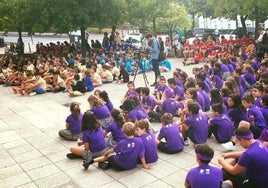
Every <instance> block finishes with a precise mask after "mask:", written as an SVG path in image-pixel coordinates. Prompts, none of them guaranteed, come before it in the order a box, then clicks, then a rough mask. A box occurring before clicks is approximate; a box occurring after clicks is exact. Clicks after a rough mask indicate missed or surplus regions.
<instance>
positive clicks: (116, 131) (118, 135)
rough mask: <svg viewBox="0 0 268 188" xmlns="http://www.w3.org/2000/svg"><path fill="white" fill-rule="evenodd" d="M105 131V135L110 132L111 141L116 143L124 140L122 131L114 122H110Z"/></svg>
mask: <svg viewBox="0 0 268 188" xmlns="http://www.w3.org/2000/svg"><path fill="white" fill-rule="evenodd" d="M105 131H106V132H107V133H108V132H111V133H112V136H113V140H114V141H116V142H119V141H121V140H123V139H125V138H126V137H125V134H124V133H123V131H122V128H120V127H118V126H117V123H116V121H110V122H109V124H108V127H107V128H106V130H105Z"/></svg>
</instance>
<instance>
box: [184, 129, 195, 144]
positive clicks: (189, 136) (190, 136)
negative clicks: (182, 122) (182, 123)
mask: <svg viewBox="0 0 268 188" xmlns="http://www.w3.org/2000/svg"><path fill="white" fill-rule="evenodd" d="M186 136H187V137H188V138H190V140H191V141H192V142H193V143H195V144H196V143H197V142H196V139H195V137H194V133H193V130H192V129H188V130H187V131H186Z"/></svg>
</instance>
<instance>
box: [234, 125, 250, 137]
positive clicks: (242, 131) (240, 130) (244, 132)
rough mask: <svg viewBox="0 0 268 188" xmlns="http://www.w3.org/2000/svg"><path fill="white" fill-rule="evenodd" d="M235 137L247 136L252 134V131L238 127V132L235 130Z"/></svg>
mask: <svg viewBox="0 0 268 188" xmlns="http://www.w3.org/2000/svg"><path fill="white" fill-rule="evenodd" d="M234 133H235V135H237V136H247V135H249V134H250V133H252V132H251V130H250V129H249V128H247V127H243V126H242V127H238V128H237V129H236V130H235V132H234Z"/></svg>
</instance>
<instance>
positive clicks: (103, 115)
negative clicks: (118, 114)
mask: <svg viewBox="0 0 268 188" xmlns="http://www.w3.org/2000/svg"><path fill="white" fill-rule="evenodd" d="M90 111H91V112H93V113H94V115H95V116H96V118H97V119H107V118H109V117H110V111H109V109H108V107H107V106H106V105H105V104H104V105H101V106H97V107H92V108H91V109H90Z"/></svg>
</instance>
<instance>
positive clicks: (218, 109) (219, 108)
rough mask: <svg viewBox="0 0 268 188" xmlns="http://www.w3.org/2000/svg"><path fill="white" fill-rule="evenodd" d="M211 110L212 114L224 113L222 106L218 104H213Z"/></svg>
mask: <svg viewBox="0 0 268 188" xmlns="http://www.w3.org/2000/svg"><path fill="white" fill-rule="evenodd" d="M211 108H212V110H213V111H214V112H218V113H219V114H222V113H223V112H224V109H223V107H222V104H220V103H216V104H213V105H212V107H211Z"/></svg>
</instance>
